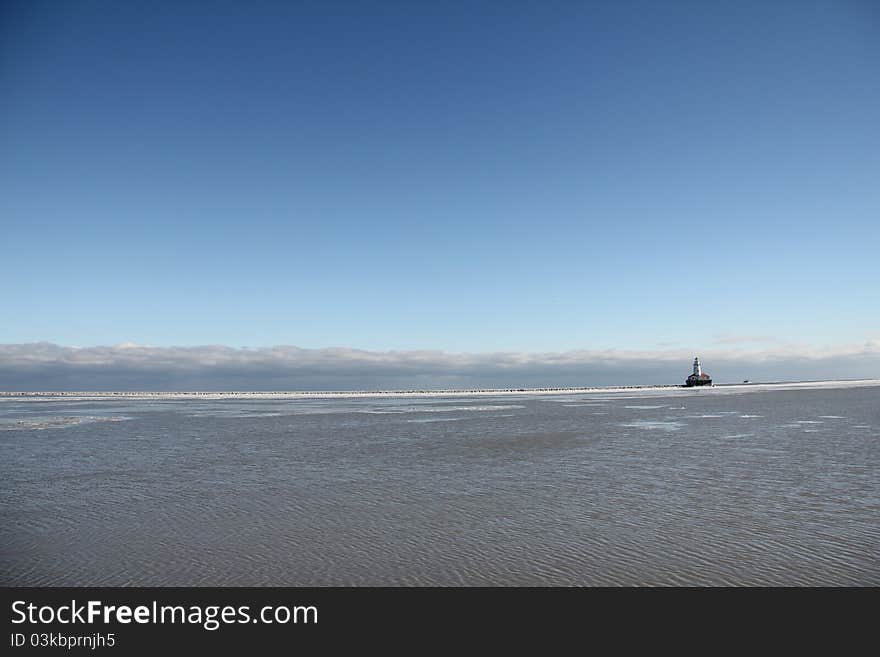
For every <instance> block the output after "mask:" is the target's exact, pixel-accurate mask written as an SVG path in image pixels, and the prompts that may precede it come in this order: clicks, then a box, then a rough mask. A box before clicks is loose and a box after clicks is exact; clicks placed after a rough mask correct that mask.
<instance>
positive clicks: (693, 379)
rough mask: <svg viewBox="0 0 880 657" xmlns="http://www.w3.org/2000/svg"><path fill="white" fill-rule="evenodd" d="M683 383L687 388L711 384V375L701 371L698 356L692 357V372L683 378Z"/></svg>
mask: <svg viewBox="0 0 880 657" xmlns="http://www.w3.org/2000/svg"><path fill="white" fill-rule="evenodd" d="M684 384H685V385H686V386H687V387H688V388H692V387H694V386H710V385H712V377H710V376H709V375H708V374H707V373H706V372H704V371H703V367H702V366H701V365H700V357H699V356H697V357H696V358H694V373H693V374H691V375H690V376H689V377H688V378H686V379H685V380H684Z"/></svg>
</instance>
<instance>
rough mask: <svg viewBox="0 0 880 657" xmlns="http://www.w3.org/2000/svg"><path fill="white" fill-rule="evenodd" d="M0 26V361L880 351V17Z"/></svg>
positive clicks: (130, 17)
mask: <svg viewBox="0 0 880 657" xmlns="http://www.w3.org/2000/svg"><path fill="white" fill-rule="evenodd" d="M0 12H2V17H0V98H2V99H3V100H2V103H0V144H2V148H0V236H2V244H3V247H2V254H3V257H2V258H0V276H2V278H3V281H4V285H3V287H2V292H0V300H2V304H0V307H2V314H3V321H2V322H0V343H32V342H41V341H47V342H52V343H56V344H59V345H82V346H92V345H112V344H118V343H122V342H133V343H138V344H146V345H153V346H157V347H165V346H172V345H176V346H193V345H204V344H218V345H229V346H233V347H240V346H250V347H266V346H271V345H297V346H300V347H305V348H316V349H320V348H325V347H347V348H356V349H366V350H388V349H395V350H413V349H433V350H445V351H451V352H496V351H512V352H563V351H569V350H578V349H588V350H591V349H618V350H663V349H682V350H685V351H687V350H699V349H712V348H723V347H724V346H725V345H738V346H742V345H745V347H749V346H754V347H755V348H756V349H758V348H760V349H765V350H766V349H772V348H773V346H774V345H775V344H779V343H785V344H798V345H805V348H807V347H810V348H812V347H814V346H817V345H833V344H863V343H864V342H865V341H866V340H870V339H874V338H876V337H877V336H878V335H880V298H878V297H880V257H878V255H877V253H878V252H880V221H878V220H880V120H878V116H880V12H878V10H877V8H876V5H873V3H871V2H867V1H866V2H858V1H851V2H846V1H840V0H838V1H836V2H808V1H797V2H773V3H764V2H754V3H749V2H670V3H658V2H619V3H618V2H615V3H612V2H599V3H587V2H547V3H534V2H532V3H525V2H524V3H489V2H483V3H433V4H429V3H403V2H382V3H379V2H376V3H369V2H368V3H328V2H314V3H266V2H254V3H223V2H218V3H210V4H206V3H195V2H192V3H186V2H178V1H176V2H158V3H119V2H75V3H73V2H70V3H69V2H58V3H46V2H21V3H17V2H5V3H3V7H2V9H0Z"/></svg>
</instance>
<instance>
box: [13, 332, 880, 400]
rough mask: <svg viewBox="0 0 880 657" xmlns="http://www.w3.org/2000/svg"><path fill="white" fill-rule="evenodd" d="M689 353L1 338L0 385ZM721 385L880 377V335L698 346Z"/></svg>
mask: <svg viewBox="0 0 880 657" xmlns="http://www.w3.org/2000/svg"><path fill="white" fill-rule="evenodd" d="M694 354H695V351H693V350H683V349H676V350H671V349H669V350H660V351H624V350H578V351H567V352H559V353H525V352H498V353H475V354H468V353H448V352H443V351H364V350H359V349H350V348H329V349H302V348H299V347H293V346H276V347H264V348H241V349H238V348H233V347H227V346H222V345H207V346H199V347H149V346H143V345H136V344H132V343H123V344H119V345H115V346H99V347H66V346H59V345H55V344H51V343H46V342H40V343H30V344H5V345H0V390H6V391H36V390H59V391H69V390H93V391H105V390H125V391H131V390H163V391H164V390H206V391H218V390H221V391H222V390H230V391H232V390H254V391H266V390H290V391H302V390H312V391H314V390H392V389H393V390H400V389H443V388H460V387H466V388H470V387H481V388H496V387H497V388H509V387H543V386H593V385H639V384H645V385H648V384H663V383H680V382H681V381H682V380H683V379H684V377H685V376H686V375H687V374H688V373H689V372H690V366H691V362H692V359H693V357H694ZM699 355H700V357H701V358H702V359H703V363H704V365H705V368H706V369H707V370H708V371H709V372H710V373H711V374H712V375H713V377H714V378H715V380H716V381H718V382H736V381H742V380H743V379H750V380H752V381H780V380H786V381H792V380H809V379H858V378H877V377H880V340H878V339H872V340H868V341H866V342H864V343H862V344H856V345H837V346H829V347H821V348H817V347H810V346H807V345H783V344H777V345H774V347H773V349H767V350H751V351H750V350H746V349H741V348H724V349H715V350H708V351H702V352H699Z"/></svg>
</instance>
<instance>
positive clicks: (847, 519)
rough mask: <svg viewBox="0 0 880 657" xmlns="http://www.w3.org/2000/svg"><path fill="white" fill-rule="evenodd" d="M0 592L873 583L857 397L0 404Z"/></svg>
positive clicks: (879, 412) (873, 433)
mask: <svg viewBox="0 0 880 657" xmlns="http://www.w3.org/2000/svg"><path fill="white" fill-rule="evenodd" d="M0 457H2V459H0V495H2V519H0V520H2V522H0V583H2V584H26V585H99V584H104V585H134V584H143V585H162V584H170V585H201V584H205V585H208V584H215V585H261V584H273V585H333V584H342V585H362V584H378V585H423V584H443V585H447V584H451V585H458V584H474V585H487V584H506V585H519V584H536V585H545V584H551V585H558V584H564V585H567V584H623V585H631V584H641V585H646V584H647V585H662V584H722V585H723V584H843V585H848V584H871V585H880V489H878V467H880V388H878V387H867V388H853V389H818V390H771V391H758V392H754V391H753V392H741V391H738V392H732V391H730V390H724V389H721V388H716V389H713V390H680V391H679V390H676V391H667V392H664V393H661V394H657V393H653V394H652V393H647V392H645V393H632V394H629V393H626V394H624V393H617V394H577V395H559V396H554V397H549V396H527V395H525V396H515V397H514V396H503V397H501V396H499V397H469V398H422V399H412V398H398V399H355V400H345V399H330V400H321V401H308V400H297V401H276V400H273V401H247V402H242V401H233V400H224V401H214V402H208V401H199V402H190V401H187V402H180V401H150V402H147V401H131V400H119V401H100V402H72V401H56V400H51V401H45V400H41V401H23V400H0Z"/></svg>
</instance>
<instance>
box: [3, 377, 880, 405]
mask: <svg viewBox="0 0 880 657" xmlns="http://www.w3.org/2000/svg"><path fill="white" fill-rule="evenodd" d="M866 386H880V379H855V380H829V381H770V382H756V383H721V384H716V385H714V386H711V387H710V386H704V387H698V388H686V387H685V386H683V385H680V384H675V385H673V384H666V385H633V386H587V387H559V388H553V387H546V388H473V389H448V390H347V391H345V390H342V391H332V390H327V391H218V392H209V391H201V392H200V391H20V392H16V391H5V392H3V391H0V399H22V398H30V399H55V398H62V399H155V400H175V399H182V400H186V399H342V398H364V397H367V398H368V397H377V398H379V397H476V396H501V395H565V394H583V393H621V392H637V391H639V392H642V391H645V392H648V391H657V392H669V391H673V390H681V391H686V392H687V393H688V394H696V393H699V392H708V391H711V390H724V389H727V390H731V389H739V390H761V389H766V388H773V389H803V388H848V387H866Z"/></svg>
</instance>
